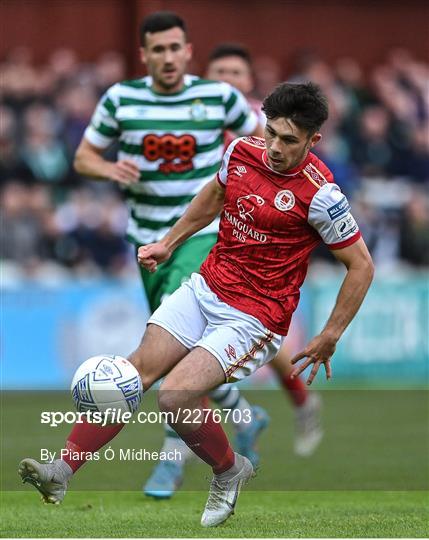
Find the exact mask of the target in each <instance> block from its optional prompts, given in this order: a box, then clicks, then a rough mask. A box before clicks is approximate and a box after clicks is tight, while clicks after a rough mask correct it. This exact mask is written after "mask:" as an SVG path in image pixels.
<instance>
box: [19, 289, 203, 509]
mask: <svg viewBox="0 0 429 540" xmlns="http://www.w3.org/2000/svg"><path fill="white" fill-rule="evenodd" d="M174 296H177V301H176V300H175V298H173V296H172V297H170V298H169V301H168V302H167V303H168V304H169V305H168V306H167V308H166V309H167V312H168V314H169V318H166V324H169V323H171V325H173V326H175V328H176V330H175V332H173V333H171V332H169V331H168V329H166V328H165V327H163V326H160V325H159V324H150V323H151V321H149V324H148V327H147V330H146V332H145V334H144V336H143V339H142V341H141V343H140V345H139V347H138V348H137V349H136V350H135V351H134V352H133V353H132V354H131V355H130V356H129V360H130V362H131V363H132V364H133V365H134V366H135V367H136V369H137V371H138V372H139V375H140V378H141V380H142V385H143V389H144V390H145V391H146V390H148V389H149V388H150V386H152V384H153V383H154V382H155V381H157V380H158V379H160V378H161V377H162V376H163V375H165V373H166V372H167V371H169V370H170V369H171V368H172V367H173V366H174V365H176V364H177V362H178V361H179V360H180V359H182V358H183V357H184V356H185V355H186V354H187V353H188V351H189V349H191V348H192V347H193V346H194V344H195V343H196V342H197V340H198V339H199V337H200V336H201V335H202V333H203V330H204V328H205V320H204V318H203V317H202V316H201V313H200V312H199V308H198V303H197V302H196V299H195V296H194V294H193V292H192V289H191V288H190V287H185V286H184V287H181V288H180V289H179V290H178V291H176V293H175V295H174ZM181 305H182V306H186V313H185V314H184V313H182V312H181V308H180V307H179V306H181ZM154 317H155V318H156V312H155V313H154ZM167 319H168V320H167ZM190 322H191V323H192V324H189V323H190ZM193 332H194V333H193ZM183 336H186V337H183ZM123 427H124V425H123V424H114V425H109V426H102V425H100V424H96V423H89V422H85V421H84V422H82V423H76V424H75V426H74V427H73V429H72V431H71V433H70V435H69V436H68V438H67V442H66V445H65V448H64V449H63V450H62V451H61V454H60V455H61V459H58V460H55V461H54V462H53V463H52V464H43V463H38V462H37V461H35V460H32V459H24V460H23V461H22V462H21V463H20V466H19V474H20V476H21V478H22V479H23V481H24V482H29V483H31V484H33V485H34V486H35V487H36V488H37V489H38V490H39V491H40V492H41V493H42V496H43V498H44V500H45V501H46V502H51V503H58V502H61V500H62V499H63V498H64V494H65V491H66V489H67V484H68V481H69V480H70V477H71V476H72V474H73V473H74V472H76V471H77V470H78V469H79V468H80V467H81V466H82V465H83V464H84V463H85V462H86V458H87V457H88V455H89V454H92V453H94V452H96V451H97V450H99V449H100V448H101V447H102V446H104V445H105V444H107V443H108V442H109V441H111V440H112V439H113V438H114V437H115V436H116V435H117V434H118V433H119V432H120V431H121V429H122V428H123Z"/></svg>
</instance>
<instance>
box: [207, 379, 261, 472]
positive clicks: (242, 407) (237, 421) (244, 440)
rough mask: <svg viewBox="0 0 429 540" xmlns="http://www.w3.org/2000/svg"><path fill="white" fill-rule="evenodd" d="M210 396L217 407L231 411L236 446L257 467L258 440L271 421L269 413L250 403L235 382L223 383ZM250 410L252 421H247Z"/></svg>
mask: <svg viewBox="0 0 429 540" xmlns="http://www.w3.org/2000/svg"><path fill="white" fill-rule="evenodd" d="M209 397H210V399H211V400H212V401H213V402H214V403H216V406H217V408H219V409H221V410H223V411H229V414H228V420H229V422H230V423H231V424H232V425H233V427H234V431H235V441H234V448H235V449H236V450H237V452H238V453H239V454H241V455H243V456H246V457H247V458H248V459H249V460H250V461H251V463H252V465H253V467H254V468H256V467H257V466H258V465H259V461H260V457H259V452H258V449H257V442H258V439H259V436H260V434H261V433H262V431H263V430H264V429H265V428H266V427H267V426H268V424H269V422H270V417H269V416H268V413H267V412H266V410H265V409H263V408H262V407H260V406H259V405H250V403H249V402H248V401H247V399H246V398H245V397H244V396H243V394H242V393H241V392H240V390H239V388H238V386H237V385H235V384H222V385H221V386H219V387H218V388H215V389H214V390H212V391H211V392H210V394H209ZM248 410H251V411H252V416H251V418H252V421H251V422H250V423H249V422H246V421H245V411H248Z"/></svg>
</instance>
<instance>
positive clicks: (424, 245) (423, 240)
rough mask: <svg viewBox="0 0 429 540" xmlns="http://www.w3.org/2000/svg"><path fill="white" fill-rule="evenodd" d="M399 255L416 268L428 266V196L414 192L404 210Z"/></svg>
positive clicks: (425, 193)
mask: <svg viewBox="0 0 429 540" xmlns="http://www.w3.org/2000/svg"><path fill="white" fill-rule="evenodd" d="M400 255H401V257H402V258H403V259H404V261H406V262H408V263H409V264H411V265H413V266H417V267H422V266H426V267H427V266H429V196H428V193H427V192H420V190H418V191H416V192H415V193H414V194H413V196H412V198H411V200H410V201H409V202H408V204H407V205H406V206H405V208H404V212H403V215H402V221H401V228H400Z"/></svg>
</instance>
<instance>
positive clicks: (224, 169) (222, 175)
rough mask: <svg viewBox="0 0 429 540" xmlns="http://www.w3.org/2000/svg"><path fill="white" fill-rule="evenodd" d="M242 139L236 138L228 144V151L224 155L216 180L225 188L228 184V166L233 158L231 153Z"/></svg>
mask: <svg viewBox="0 0 429 540" xmlns="http://www.w3.org/2000/svg"><path fill="white" fill-rule="evenodd" d="M240 140H241V139H234V140H233V141H232V143H231V144H230V145H229V146H228V148H227V149H226V152H225V153H224V155H223V158H222V165H221V166H220V169H219V172H218V173H217V175H216V180H217V181H218V183H219V184H220V185H221V186H222V187H223V188H225V187H226V184H227V182H228V166H229V160H230V159H231V154H232V153H233V151H234V148H235V145H236V144H237V143H238V142H239V141H240Z"/></svg>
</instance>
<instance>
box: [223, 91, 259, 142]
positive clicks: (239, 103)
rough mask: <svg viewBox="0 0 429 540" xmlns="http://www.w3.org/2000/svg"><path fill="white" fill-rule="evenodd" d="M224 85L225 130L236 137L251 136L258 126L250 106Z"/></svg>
mask: <svg viewBox="0 0 429 540" xmlns="http://www.w3.org/2000/svg"><path fill="white" fill-rule="evenodd" d="M223 84H224V85H225V95H224V100H225V101H224V105H225V122H224V127H225V129H229V130H231V131H233V132H234V133H237V134H238V135H250V134H252V133H253V132H254V131H255V129H256V126H257V125H258V118H257V116H256V114H255V112H254V111H253V110H252V108H251V107H250V104H249V103H248V101H247V100H246V98H245V97H244V96H243V94H242V93H241V92H239V91H238V90H237V89H236V88H234V87H232V86H231V85H229V84H227V83H223Z"/></svg>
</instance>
